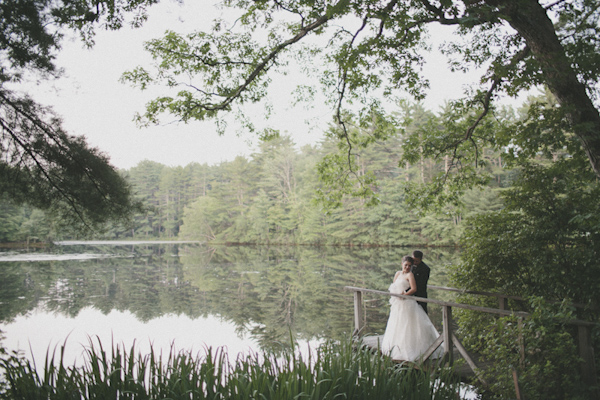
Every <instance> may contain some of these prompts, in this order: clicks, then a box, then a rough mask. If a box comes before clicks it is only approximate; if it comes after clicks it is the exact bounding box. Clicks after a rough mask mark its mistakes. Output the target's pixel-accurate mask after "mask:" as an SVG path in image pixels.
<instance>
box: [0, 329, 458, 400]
mask: <svg viewBox="0 0 600 400" xmlns="http://www.w3.org/2000/svg"><path fill="white" fill-rule="evenodd" d="M308 354H309V355H308V356H304V357H303V356H302V355H301V354H299V353H298V352H296V351H294V350H293V349H292V350H290V351H286V352H284V353H283V354H278V355H275V354H272V353H261V354H257V353H251V354H243V355H240V356H238V357H236V359H235V361H233V362H230V360H229V357H228V355H227V353H226V351H225V349H224V348H218V349H216V350H214V349H212V348H207V349H206V351H205V354H204V355H201V356H200V355H198V356H193V355H192V354H190V353H189V352H176V351H174V349H172V350H171V352H170V353H169V354H168V355H167V356H166V358H163V356H162V355H158V356H157V355H155V354H154V352H153V351H151V352H150V354H148V355H141V354H138V353H136V350H135V346H132V348H131V349H130V350H129V351H127V352H126V351H124V349H122V348H121V347H119V346H118V345H113V346H112V347H111V349H110V351H107V350H106V349H104V348H103V347H102V344H101V343H97V344H94V343H92V342H90V346H89V348H87V349H86V351H85V354H84V362H83V365H82V366H80V367H77V366H65V365H64V346H63V347H61V348H60V351H59V352H58V358H57V357H56V350H55V351H54V352H50V351H48V353H47V356H46V360H45V364H44V367H43V369H42V371H43V372H42V373H41V374H40V373H38V371H37V367H36V365H35V362H34V361H33V362H32V361H29V360H27V359H25V358H23V357H21V356H18V355H13V356H10V357H4V359H3V360H2V361H1V368H2V381H3V382H2V383H3V384H2V388H1V392H0V393H1V397H2V398H5V399H19V400H23V399H44V400H48V399H49V400H54V399H56V400H63V399H90V400H91V399H102V400H106V399H115V400H116V399H119V400H120V399H136V400H143V399H244V400H247V399H261V400H268V399H281V400H284V399H285V400H292V399H297V400H305V399H315V400H316V399H319V400H326V399H331V400H333V399H377V400H379V399H390V400H392V399H410V400H420V399H456V398H457V392H458V383H457V382H456V381H453V380H452V379H451V378H450V375H449V374H447V373H440V372H436V373H430V372H424V371H421V370H418V369H414V368H411V367H408V366H402V365H395V364H393V363H392V362H391V361H390V360H389V359H388V358H387V357H382V356H380V355H375V354H373V353H372V352H370V351H369V350H366V349H362V348H358V347H357V346H356V345H355V344H353V343H352V342H350V341H348V342H343V343H337V342H333V341H329V342H327V343H325V344H323V345H321V346H320V347H319V348H317V349H313V350H311V351H309V352H308Z"/></svg>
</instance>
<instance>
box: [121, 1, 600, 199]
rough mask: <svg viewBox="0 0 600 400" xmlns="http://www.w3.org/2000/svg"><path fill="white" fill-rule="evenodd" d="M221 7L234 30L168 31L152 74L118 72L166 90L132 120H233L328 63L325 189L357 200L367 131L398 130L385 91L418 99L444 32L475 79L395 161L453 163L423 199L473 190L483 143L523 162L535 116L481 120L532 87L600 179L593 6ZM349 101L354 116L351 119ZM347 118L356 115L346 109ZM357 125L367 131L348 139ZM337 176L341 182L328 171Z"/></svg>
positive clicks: (536, 133) (538, 120) (324, 76)
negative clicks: (330, 141) (300, 72)
mask: <svg viewBox="0 0 600 400" xmlns="http://www.w3.org/2000/svg"><path fill="white" fill-rule="evenodd" d="M222 4H223V5H224V6H225V7H229V8H231V9H233V10H235V11H237V13H238V14H237V15H238V18H237V20H236V21H235V22H233V21H216V23H215V25H214V27H213V29H212V31H210V32H195V33H191V34H189V35H181V34H178V33H176V32H172V31H170V32H168V33H167V34H166V35H165V37H164V38H162V39H156V40H153V41H150V42H148V43H147V50H148V51H149V52H150V53H151V54H152V56H153V57H154V58H155V60H156V64H155V66H154V70H149V69H146V68H143V67H138V68H136V69H135V70H133V71H130V72H128V73H126V74H125V75H124V79H125V80H126V81H130V82H132V83H133V84H135V85H137V86H139V87H140V88H142V89H145V88H147V87H148V86H150V85H153V84H159V85H166V86H168V87H170V88H172V89H173V90H174V94H172V95H165V96H161V97H159V98H156V99H155V100H153V101H151V102H150V103H149V104H148V105H147V109H146V112H145V113H144V115H142V116H140V117H139V118H140V121H141V122H142V123H156V122H158V121H159V118H160V116H161V114H163V113H170V114H172V115H174V116H175V117H176V118H178V119H180V120H182V121H190V120H203V119H206V118H219V116H220V115H222V114H223V113H227V112H231V111H234V112H235V111H241V107H243V105H244V104H247V103H254V102H259V101H262V100H263V99H264V98H265V96H266V94H267V88H268V86H269V83H270V82H271V76H272V74H273V73H275V72H281V71H285V70H286V68H287V67H288V66H289V63H290V62H294V61H295V62H297V63H298V62H299V63H301V65H302V66H303V68H305V69H306V70H309V67H308V65H310V61H311V60H316V62H317V63H324V65H325V66H324V67H323V69H321V70H320V71H318V77H319V80H320V82H321V84H322V87H323V89H324V91H325V93H326V94H327V95H328V98H329V101H330V104H331V105H332V106H333V109H334V113H333V114H334V115H335V121H336V123H337V125H338V126H339V131H338V132H337V138H338V140H339V141H340V150H339V151H340V156H339V157H337V158H336V157H331V158H330V159H329V160H328V161H326V162H325V163H324V165H323V167H322V170H323V172H324V175H323V179H324V180H325V182H327V183H329V184H330V185H332V186H334V187H337V189H338V190H340V191H342V192H350V193H352V192H353V190H352V189H350V188H349V187H350V186H352V185H353V184H356V183H357V182H358V183H359V184H362V185H363V186H365V187H369V185H370V184H371V183H372V182H370V181H369V179H368V177H367V178H365V177H363V176H361V175H360V174H358V173H357V172H356V164H355V159H356V158H358V157H360V155H361V153H362V152H363V151H364V148H365V146H367V145H368V141H369V140H371V141H373V140H385V138H386V131H387V126H388V124H385V123H372V122H373V119H374V118H375V119H376V120H378V121H379V122H381V121H383V120H384V119H387V120H388V121H390V122H391V123H393V122H394V119H393V118H391V116H390V115H387V114H386V113H384V112H383V109H382V107H381V106H382V101H381V98H382V94H383V96H388V95H391V94H393V93H395V92H396V91H398V90H404V91H408V92H409V93H410V94H412V95H413V96H414V97H415V98H417V99H420V98H422V97H423V96H424V90H425V89H426V88H427V86H428V84H429V83H428V81H427V77H426V76H423V74H422V73H421V67H422V65H423V63H424V51H426V50H427V49H428V46H429V44H428V42H427V29H428V26H430V25H432V24H440V25H443V26H447V27H451V28H454V30H453V32H455V33H456V35H455V36H454V37H450V35H449V36H448V37H449V40H448V41H447V42H446V43H445V45H444V47H443V50H444V52H445V53H446V54H447V55H448V57H449V58H450V60H451V62H450V67H451V68H453V69H455V70H462V71H465V72H469V71H473V70H483V71H484V72H483V73H482V75H481V79H480V84H479V85H478V86H477V87H474V88H472V90H471V91H470V92H468V93H466V94H465V96H464V98H463V99H460V100H457V101H454V102H452V103H451V104H449V106H448V107H447V110H446V115H447V121H448V122H449V124H447V125H444V126H436V127H429V129H424V130H423V131H420V132H415V133H414V134H413V135H411V136H410V137H409V138H408V139H407V141H406V144H407V145H410V146H411V148H412V149H413V150H415V151H414V152H413V153H412V154H413V155H412V156H411V155H410V154H411V153H410V152H405V154H408V155H407V156H405V157H404V158H403V160H402V162H403V163H406V162H408V163H410V162H413V161H414V158H413V157H419V156H420V155H421V154H424V155H425V156H427V157H429V156H434V157H437V158H443V157H447V158H448V159H449V162H448V167H447V170H446V171H444V172H443V173H442V174H441V176H440V178H439V179H436V180H433V181H432V182H433V183H432V185H433V186H432V187H433V189H432V192H431V193H432V194H435V195H440V194H442V193H444V191H445V190H447V189H452V190H454V191H458V192H460V191H464V190H465V189H466V188H468V187H470V186H472V185H477V184H480V183H481V182H482V179H484V178H485V177H483V176H481V174H480V173H479V172H480V171H479V170H478V167H479V166H480V165H481V159H480V157H478V152H479V151H480V149H481V147H482V145H493V146H497V147H498V148H500V147H502V146H507V145H511V146H522V147H524V149H523V150H524V153H521V156H524V155H526V154H528V153H529V152H537V151H538V148H537V146H539V145H540V144H541V145H542V146H545V142H546V140H547V136H546V135H545V134H544V133H543V131H544V130H545V127H544V124H545V125H548V122H547V121H546V120H544V119H543V118H542V115H541V114H539V113H532V114H531V115H529V118H528V119H527V120H526V121H525V122H523V123H522V126H520V127H518V126H495V127H494V126H492V125H493V122H492V121H490V118H489V117H490V116H491V115H493V114H494V115H496V114H497V113H498V112H499V111H498V110H497V109H496V107H495V102H496V100H497V98H498V97H499V96H506V95H508V96H516V95H518V94H520V93H522V92H524V91H526V90H529V89H531V88H534V87H539V86H545V87H547V88H548V89H549V90H550V92H551V93H552V95H553V96H554V97H555V98H556V99H557V103H556V104H554V105H553V106H552V108H551V110H550V111H551V112H552V113H554V116H553V119H552V120H551V123H552V124H553V126H552V127H551V128H553V129H552V132H553V133H554V134H557V135H559V136H560V137H561V140H559V142H561V141H562V142H569V143H571V144H570V146H571V147H577V149H578V151H582V152H583V153H584V154H585V155H586V157H587V159H588V161H589V165H590V166H591V168H592V170H593V171H594V172H595V174H596V175H597V176H600V115H599V113H598V108H597V107H596V106H595V104H594V99H595V98H596V97H597V94H598V87H597V82H598V77H599V74H600V51H598V50H599V49H600V39H599V37H600V35H599V34H598V33H599V32H598V28H599V24H598V20H599V18H600V10H599V9H598V7H597V4H596V2H593V1H587V0H573V1H558V2H548V3H547V4H546V3H545V2H542V1H535V0H518V1H506V0H481V1H429V0H416V1H409V2H400V1H397V0H390V1H364V0H360V1H352V0H341V1H337V2H321V1H316V2H315V1H306V0H290V1H268V0H260V1H251V2H249V1H246V0H228V1H224V2H223V3H222ZM228 22H229V23H228ZM311 37H318V38H319V39H318V40H319V43H321V44H320V45H319V44H316V45H315V44H314V42H311ZM356 104H359V105H360V107H363V108H362V109H360V110H358V111H357V109H356ZM360 107H359V108H360ZM352 109H354V111H355V113H354V114H357V115H354V116H353V113H350V112H349V111H350V110H352ZM374 116H375V117H374ZM353 119H355V120H357V122H354V123H353ZM353 124H354V126H356V125H358V126H367V125H370V126H372V129H370V130H369V131H368V133H367V134H366V135H365V136H364V137H357V136H355V135H353V134H352V126H353ZM432 128H433V129H432ZM519 128H521V129H520V130H519ZM554 128H560V129H558V130H557V129H554ZM566 132H570V133H569V134H570V135H572V137H569V136H567V133H566ZM524 136H525V138H526V140H522V139H523V137H524ZM552 139H555V138H552ZM555 142H556V141H555ZM341 161H345V162H341ZM588 168H589V167H588ZM340 169H342V170H345V172H346V173H345V174H344V173H340V174H336V173H332V170H340ZM339 176H344V179H339ZM348 181H350V183H348ZM355 194H358V195H364V196H369V195H372V192H370V191H369V190H363V191H361V190H358V191H355ZM447 200H449V201H452V200H453V198H452V197H450V198H449V199H447Z"/></svg>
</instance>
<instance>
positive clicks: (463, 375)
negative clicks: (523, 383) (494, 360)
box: [344, 285, 600, 400]
mask: <svg viewBox="0 0 600 400" xmlns="http://www.w3.org/2000/svg"><path fill="white" fill-rule="evenodd" d="M428 288H429V289H438V290H449V291H455V292H459V293H468V294H476V295H484V296H492V297H496V298H497V299H498V307H499V308H489V307H479V306H473V305H470V304H461V303H454V302H449V301H442V300H437V299H430V298H422V297H416V296H406V295H401V294H394V293H390V292H384V291H381V290H373V289H366V288H358V287H353V286H346V287H345V288H344V289H346V290H349V291H352V292H353V293H354V336H355V337H356V338H357V339H358V340H359V343H362V345H364V346H367V347H368V348H370V349H373V351H379V343H380V342H381V340H382V336H362V332H363V328H364V326H365V324H366V313H365V311H366V310H365V308H364V306H363V294H365V293H369V294H374V295H381V296H396V297H399V298H402V299H410V300H416V301H420V302H425V303H433V304H437V305H439V306H441V307H442V326H443V332H442V333H441V335H440V336H439V338H438V339H437V340H436V341H435V342H434V343H433V344H432V345H431V347H430V348H429V349H428V350H427V351H426V352H425V353H424V354H423V358H422V363H421V364H416V363H413V364H414V365H415V367H418V368H419V367H421V366H428V365H429V366H433V365H440V366H441V365H446V366H449V367H452V368H454V372H455V373H456V374H457V375H458V376H459V377H460V379H461V380H473V378H475V379H478V380H479V381H480V382H481V383H482V384H483V385H484V386H488V383H487V382H486V381H485V379H484V376H483V371H484V370H485V368H486V367H487V366H488V365H489V364H488V363H487V362H486V360H483V359H482V358H481V357H480V356H479V355H477V354H469V353H468V352H467V350H466V349H465V347H464V346H463V345H462V343H461V342H460V340H459V339H458V338H457V337H456V335H455V334H454V332H453V326H454V321H453V319H452V309H453V308H461V309H466V310H471V311H476V312H483V313H487V314H493V315H498V316H509V315H512V316H516V317H517V320H518V323H519V326H520V327H521V326H523V325H522V324H523V320H524V319H525V318H528V317H529V314H528V313H526V312H523V311H513V310H508V299H519V300H520V298H518V297H517V296H507V295H502V294H497V293H485V292H475V291H468V290H462V289H455V288H446V287H440V286H431V285H429V286H428ZM574 306H575V307H578V306H580V305H577V304H574ZM568 324H569V325H574V326H576V327H577V342H578V352H579V357H580V358H581V360H582V362H581V364H580V369H581V376H582V378H583V380H584V382H585V383H586V385H589V387H598V380H597V375H596V366H595V360H594V349H593V347H592V342H591V329H592V328H593V327H596V326H597V325H598V324H596V323H593V322H588V321H582V320H571V321H569V322H568ZM519 336H520V337H519V338H518V339H517V341H516V343H515V346H517V347H518V351H519V353H520V355H521V359H522V360H524V359H525V345H524V341H523V337H522V335H519ZM442 344H443V345H444V354H443V356H442V358H441V359H436V360H430V356H431V355H432V354H433V353H434V352H435V350H436V349H437V348H438V347H439V346H440V345H442ZM394 361H395V362H406V361H404V360H394ZM455 361H458V362H456V364H455ZM513 379H514V381H515V391H516V392H517V394H518V395H517V397H518V398H519V397H520V395H519V392H520V389H519V383H518V377H517V375H516V371H513ZM592 399H593V400H600V391H596V392H595V395H594V396H593V397H592Z"/></svg>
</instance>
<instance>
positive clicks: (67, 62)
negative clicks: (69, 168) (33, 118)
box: [35, 0, 469, 168]
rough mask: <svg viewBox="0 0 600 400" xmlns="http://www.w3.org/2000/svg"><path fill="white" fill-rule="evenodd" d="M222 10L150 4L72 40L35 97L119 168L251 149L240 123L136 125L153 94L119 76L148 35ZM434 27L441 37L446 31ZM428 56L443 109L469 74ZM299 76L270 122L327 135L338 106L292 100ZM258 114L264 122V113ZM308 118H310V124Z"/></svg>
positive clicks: (276, 96) (137, 57) (135, 61)
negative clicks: (135, 15)
mask: <svg viewBox="0 0 600 400" xmlns="http://www.w3.org/2000/svg"><path fill="white" fill-rule="evenodd" d="M190 3H191V2H190ZM220 13H221V11H220V10H217V9H215V8H214V7H213V6H212V5H211V2H210V1H204V0H202V1H196V2H194V5H184V6H181V5H179V4H177V3H175V2H173V1H169V0H165V1H163V3H161V4H158V5H156V6H153V7H152V8H151V10H150V18H149V20H148V21H147V22H146V24H145V25H144V27H143V28H141V29H129V28H124V29H122V30H120V31H116V32H103V31H98V34H97V37H96V44H95V46H94V47H93V48H92V49H91V50H89V49H86V48H84V47H83V45H82V43H81V41H79V40H76V39H74V40H68V41H66V42H65V43H64V46H63V49H62V50H61V52H60V54H59V57H58V60H57V62H58V64H59V66H61V67H63V68H64V69H65V76H64V78H61V79H60V80H57V81H52V82H43V83H42V84H41V85H40V86H38V87H36V88H35V98H36V99H37V100H38V101H40V102H42V103H44V104H47V105H51V106H53V108H54V109H55V111H56V112H57V113H58V114H59V115H61V116H62V117H63V119H64V126H65V128H66V129H67V130H68V131H69V132H70V133H71V134H77V135H85V136H86V137H87V140H88V142H89V143H90V144H91V145H93V146H95V147H98V148H99V149H101V150H102V151H103V152H104V153H106V154H108V155H109V157H110V159H111V163H112V164H113V165H115V166H116V167H118V168H131V167H133V166H135V165H136V164H137V163H139V162H140V161H142V160H145V159H148V160H152V161H157V162H160V163H163V164H166V165H170V166H176V165H182V166H183V165H186V164H188V163H191V162H199V163H208V164H216V163H219V162H222V161H229V160H232V159H234V158H235V157H236V156H238V155H249V154H250V153H251V152H252V149H253V148H254V146H255V145H256V142H257V139H256V138H255V137H253V136H251V135H248V134H243V135H242V136H238V134H239V132H237V130H236V129H235V127H232V128H231V129H230V130H228V131H227V132H226V134H225V135H224V136H218V135H217V133H216V129H215V127H214V125H213V123H212V122H202V123H201V122H192V123H189V124H178V123H170V124H165V125H162V126H153V127H149V128H138V127H137V126H136V124H135V123H134V122H133V117H134V115H135V113H136V112H140V113H141V112H143V111H144V104H145V103H146V102H147V101H148V100H150V99H151V98H152V97H153V96H152V93H146V92H141V91H139V90H138V89H135V88H132V87H130V86H128V85H125V84H122V83H120V82H119V78H120V76H121V74H122V73H123V72H124V71H127V70H131V69H133V68H134V67H136V66H138V65H148V64H149V63H150V61H151V60H150V57H149V55H148V54H147V53H146V52H145V51H144V50H143V43H144V41H147V40H149V39H153V38H158V37H161V36H162V34H163V33H164V31H165V30H167V29H170V30H174V31H178V32H189V31H192V30H196V29H201V30H208V29H209V27H210V26H211V22H212V20H213V19H214V18H215V17H217V16H219V15H220ZM435 34H436V35H438V38H437V39H439V34H440V32H437V33H435ZM434 36H435V35H434ZM429 58H430V60H433V61H431V62H429V63H428V65H427V66H426V67H425V73H426V74H427V76H428V78H429V79H430V81H431V90H430V91H429V95H428V98H427V100H426V101H425V106H426V107H427V108H429V109H431V110H433V111H437V109H438V107H439V105H441V104H443V102H444V101H445V100H449V99H452V98H456V97H459V96H460V95H461V94H462V88H463V85H465V84H466V83H468V82H469V79H468V78H469V77H467V76H465V75H463V74H451V73H450V72H448V69H447V65H446V62H445V60H442V59H441V57H439V56H438V55H436V54H433V55H432V56H430V57H429ZM297 79H300V78H299V76H294V75H292V76H288V77H286V78H285V79H280V80H278V81H277V82H276V84H275V85H274V86H273V90H272V91H271V96H272V99H273V103H274V104H275V113H274V117H273V118H272V119H271V120H270V121H269V125H270V126H272V127H274V128H276V129H279V130H280V131H281V132H287V133H289V134H290V135H291V136H292V137H293V139H294V141H295V142H296V143H297V144H298V145H304V144H308V143H312V144H314V143H317V142H318V141H319V140H320V139H321V138H322V131H323V130H324V129H325V128H326V127H327V124H328V123H329V122H330V121H331V120H332V117H331V115H332V113H331V110H330V109H328V108H327V107H326V106H325V105H324V104H319V103H316V104H313V105H312V106H313V108H312V109H306V108H304V107H302V106H297V107H293V105H292V96H291V94H290V91H291V90H292V89H293V85H292V84H293V83H294V81H295V80H297ZM154 94H156V93H154ZM255 119H256V120H258V121H260V120H261V118H260V115H257V116H255ZM166 120H167V121H168V120H169V119H168V117H167V118H166ZM307 120H308V121H309V122H310V124H306V123H305V121H307Z"/></svg>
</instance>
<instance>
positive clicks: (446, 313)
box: [443, 306, 454, 366]
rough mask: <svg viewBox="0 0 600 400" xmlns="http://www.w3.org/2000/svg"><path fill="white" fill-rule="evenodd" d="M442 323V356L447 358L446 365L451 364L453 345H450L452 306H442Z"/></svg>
mask: <svg viewBox="0 0 600 400" xmlns="http://www.w3.org/2000/svg"><path fill="white" fill-rule="evenodd" d="M443 325H444V333H443V335H444V358H446V360H448V365H450V366H452V363H453V362H454V360H453V358H454V355H453V353H454V352H453V351H452V350H453V346H452V307H450V306H443Z"/></svg>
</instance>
